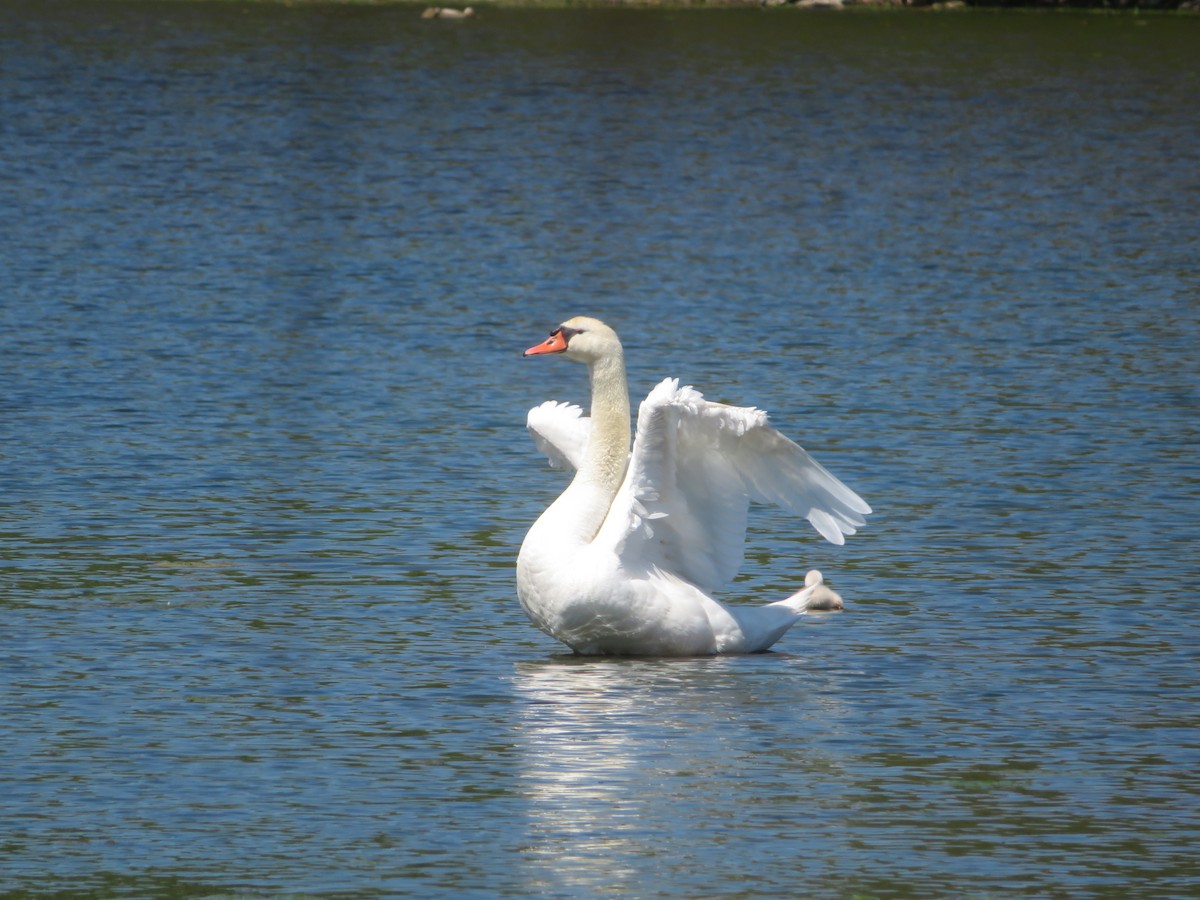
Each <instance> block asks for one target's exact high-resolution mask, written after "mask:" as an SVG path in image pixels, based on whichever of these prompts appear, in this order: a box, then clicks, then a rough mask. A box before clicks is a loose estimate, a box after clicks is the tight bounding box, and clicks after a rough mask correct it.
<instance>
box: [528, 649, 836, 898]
mask: <svg viewBox="0 0 1200 900" xmlns="http://www.w3.org/2000/svg"><path fill="white" fill-rule="evenodd" d="M797 662H799V661H797ZM789 669H790V670H791V672H793V673H794V672H795V669H794V668H793V667H792V665H791V662H790V660H789V658H788V657H786V656H782V655H779V654H771V655H770V656H767V657H759V658H754V657H732V658H731V657H709V658H702V659H673V660H665V659H664V660H614V659H595V658H592V659H586V658H581V657H564V658H556V659H552V660H546V661H540V662H529V663H519V664H518V665H517V668H516V672H515V678H514V688H515V691H516V694H517V697H518V698H519V701H520V709H519V711H518V714H517V720H516V723H515V727H516V740H517V744H518V747H517V749H518V751H519V754H520V758H521V773H520V780H521V782H522V789H521V792H522V795H523V796H524V798H525V800H526V806H527V815H528V834H527V837H526V840H525V841H524V842H523V843H524V852H523V856H524V860H525V863H526V865H527V866H528V867H529V868H530V869H531V870H532V871H530V872H528V873H527V874H528V877H529V879H530V880H531V881H532V882H533V884H534V885H535V886H554V887H557V888H563V889H565V888H575V889H579V888H587V887H599V886H605V887H606V888H608V889H610V890H611V889H613V888H614V887H619V886H620V885H622V884H625V883H628V885H629V886H631V887H633V886H636V885H637V884H638V883H639V881H640V880H644V878H645V876H646V875H647V872H648V870H650V871H652V868H651V867H653V866H654V859H655V858H656V857H660V856H661V852H662V849H663V846H664V842H666V843H668V844H670V845H674V846H676V847H678V846H680V845H681V844H682V845H684V846H695V847H697V848H698V847H699V846H702V845H703V843H704V842H705V841H708V840H711V839H712V838H713V836H714V830H719V829H720V828H721V826H722V822H725V821H728V810H729V809H730V808H731V807H733V806H734V805H735V804H737V803H739V802H740V798H741V795H742V793H743V792H744V791H745V790H746V789H747V788H756V789H753V790H751V793H752V794H754V795H758V796H761V793H760V792H761V791H764V790H766V791H768V792H775V791H776V790H778V789H779V788H780V787H786V785H787V782H788V778H789V773H792V774H794V775H795V776H796V778H795V779H794V782H795V784H794V786H795V789H796V790H800V787H799V784H800V778H801V777H804V776H807V777H811V776H812V774H813V773H814V770H815V769H819V768H820V767H821V765H822V763H821V762H820V761H819V760H814V758H813V752H812V748H811V746H809V744H808V743H807V741H806V740H805V735H806V734H809V733H816V731H817V729H814V727H813V726H812V724H811V723H810V722H807V721H806V720H807V719H811V718H812V717H814V716H816V717H819V718H820V719H821V723H822V724H821V725H820V726H819V730H820V732H821V733H824V731H825V729H826V727H827V726H828V723H829V721H830V719H831V718H834V719H835V718H836V717H837V711H836V707H837V701H836V700H835V699H834V698H833V697H832V695H830V694H827V693H826V694H824V695H822V693H821V692H820V691H807V690H805V689H806V688H808V687H811V685H809V684H807V682H810V681H813V680H814V678H815V676H810V675H808V673H807V672H803V671H802V672H801V673H800V674H797V675H795V677H793V675H792V674H791V673H789ZM779 676H782V677H779ZM798 692H800V695H799V696H797V693H798ZM818 755H819V754H818ZM769 783H772V786H771V787H770V788H767V787H766V786H767V785H768V784H769ZM676 862H678V860H676ZM660 863H661V861H660Z"/></svg>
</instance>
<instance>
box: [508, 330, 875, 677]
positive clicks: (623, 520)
mask: <svg viewBox="0 0 1200 900" xmlns="http://www.w3.org/2000/svg"><path fill="white" fill-rule="evenodd" d="M549 354H560V355H563V356H565V357H566V358H568V359H571V360H575V361H578V362H582V363H584V364H586V365H587V367H588V371H589V375H590V381H591V390H592V409H591V415H590V416H584V415H583V412H582V410H581V409H580V408H579V407H577V406H571V405H568V404H565V403H555V402H546V403H543V404H541V405H540V406H537V407H534V408H533V409H532V410H530V412H529V417H528V421H527V424H528V427H529V430H530V433H531V434H532V435H533V439H534V442H535V444H536V445H537V446H538V448H539V449H540V450H541V451H542V452H543V453H545V454H546V456H547V457H548V458H549V459H550V463H551V465H552V466H555V467H557V468H564V469H574V470H575V477H574V479H573V480H572V481H571V483H570V485H569V486H568V487H567V489H566V490H565V491H563V493H562V494H561V495H560V496H559V497H558V499H557V500H555V501H554V503H552V504H551V505H550V507H549V508H548V509H547V510H546V511H545V512H544V513H542V515H541V516H540V517H539V518H538V520H537V521H536V522H535V523H534V525H533V527H532V528H530V530H529V533H528V534H527V535H526V537H525V540H524V542H523V543H522V545H521V551H520V554H519V555H518V557H517V596H518V598H519V599H520V602H521V606H522V608H523V609H524V610H525V612H526V614H527V615H528V616H529V618H530V620H531V621H532V622H533V624H534V625H536V626H537V627H538V628H540V629H541V630H542V631H544V632H546V633H547V634H549V635H551V636H552V637H555V638H557V639H558V640H560V641H562V642H563V643H565V644H567V645H568V646H569V647H571V648H572V649H574V650H575V651H576V652H578V653H583V654H621V655H638V656H696V655H704V654H714V653H752V652H756V651H760V650H766V649H767V648H768V647H770V646H771V645H772V644H774V643H775V642H776V641H777V640H779V638H780V637H782V636H783V634H784V632H786V631H787V630H788V628H790V627H791V626H792V625H793V624H794V623H795V622H796V621H797V619H799V617H800V616H801V615H803V614H804V613H805V612H806V611H807V609H808V607H809V604H810V602H811V601H812V598H813V595H814V593H815V592H816V591H817V590H818V588H820V587H821V586H822V585H821V576H820V573H819V572H816V570H813V573H810V579H809V580H810V581H811V583H806V586H805V587H804V588H802V589H801V590H800V591H798V592H797V593H795V594H793V595H791V596H790V597H786V598H784V599H783V600H778V601H776V602H774V603H767V604H765V605H761V606H756V607H745V608H736V607H727V606H725V605H723V604H721V603H719V602H717V601H716V600H715V599H713V597H712V593H713V592H714V591H716V590H718V589H719V588H720V587H721V586H722V585H724V584H725V583H726V582H728V581H729V580H730V579H731V578H732V577H733V576H734V575H735V574H736V573H737V570H738V568H739V567H740V565H741V562H742V554H743V544H744V542H745V532H746V516H747V510H748V507H749V503H750V501H751V500H756V501H760V502H769V503H775V504H777V505H779V506H782V507H783V508H785V509H788V510H790V511H792V512H794V513H796V514H798V515H801V516H804V517H805V518H807V519H808V520H809V522H810V523H812V525H813V526H814V527H815V528H816V529H817V531H818V532H820V534H821V535H822V536H823V537H825V538H826V539H827V540H829V541H830V542H832V543H834V544H841V543H843V542H844V541H845V536H846V535H851V534H854V533H855V531H856V529H858V528H859V527H861V526H862V525H864V524H865V520H864V519H863V516H865V515H867V514H868V513H870V512H871V508H870V507H869V506H868V505H867V504H866V503H865V502H864V501H863V500H862V499H861V498H860V497H859V496H858V495H857V494H855V493H854V492H853V491H852V490H850V489H849V488H848V487H846V486H845V485H844V484H842V482H840V481H839V480H838V479H837V478H835V477H834V476H833V475H832V474H830V473H829V472H828V471H826V470H825V468H824V467H822V466H821V465H820V463H818V462H817V461H816V460H814V459H813V458H812V457H811V456H809V455H808V453H806V452H805V451H804V450H803V449H802V448H801V447H800V446H798V445H797V444H795V443H793V442H792V441H790V440H788V439H787V438H786V437H784V436H783V435H782V434H780V433H779V432H778V431H776V430H775V429H774V428H773V427H771V426H770V425H769V424H768V423H767V417H766V414H765V413H763V412H762V411H760V410H757V409H754V408H752V407H734V406H726V405H724V404H720V403H713V402H710V401H708V400H705V399H704V398H703V396H702V395H701V394H700V393H699V392H698V391H696V390H694V389H693V388H691V387H687V386H680V384H679V382H678V381H677V380H675V379H670V378H669V379H666V380H665V381H663V382H661V383H660V384H658V385H657V386H656V387H655V388H654V389H653V390H652V391H651V392H650V394H649V396H647V397H646V399H645V400H644V401H642V404H641V406H640V408H639V410H638V419H637V433H636V435H635V436H634V440H633V449H632V452H631V451H630V416H629V412H630V410H629V394H628V390H627V388H626V381H625V359H624V351H623V349H622V347H621V342H620V340H619V339H618V338H617V335H616V332H614V331H613V330H612V329H611V328H609V327H608V326H607V325H605V324H604V323H603V322H601V321H599V320H597V319H592V318H587V317H583V316H580V317H576V318H573V319H570V320H568V321H567V322H565V323H563V324H562V325H561V326H560V327H559V328H556V329H555V330H554V331H553V332H551V335H550V337H549V338H548V339H547V340H546V341H544V342H542V343H540V344H537V345H535V346H534V347H531V348H529V349H528V350H526V351H525V355H526V356H541V355H549ZM814 573H815V577H812V576H813V574H814Z"/></svg>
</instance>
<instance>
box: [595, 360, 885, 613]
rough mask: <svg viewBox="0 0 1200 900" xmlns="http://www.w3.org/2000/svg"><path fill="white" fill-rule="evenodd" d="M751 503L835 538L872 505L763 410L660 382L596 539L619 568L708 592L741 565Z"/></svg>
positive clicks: (645, 406) (851, 529) (641, 413)
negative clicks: (662, 575) (635, 568)
mask: <svg viewBox="0 0 1200 900" xmlns="http://www.w3.org/2000/svg"><path fill="white" fill-rule="evenodd" d="M751 500H755V501H759V502H764V503H772V504H775V505H777V506H781V507H783V508H784V509H787V510H789V511H791V512H793V513H795V514H797V515H800V516H803V517H805V518H807V519H808V520H809V522H811V523H812V525H813V527H814V528H816V530H817V531H818V532H819V533H820V534H821V535H822V536H823V537H824V538H825V539H826V540H828V541H831V542H832V543H835V544H841V543H843V542H844V541H845V535H849V534H854V533H855V531H856V530H857V529H858V528H860V527H861V526H862V525H864V524H865V519H864V518H863V516H865V515H866V514H868V513H870V511H871V508H870V507H869V506H868V505H867V504H866V503H865V502H864V501H863V500H862V498H861V497H859V496H858V495H857V494H856V493H854V491H852V490H850V488H848V487H846V486H845V485H844V484H842V482H841V481H839V480H838V479H837V478H836V477H834V476H833V475H832V474H831V473H830V472H829V471H828V470H826V469H825V468H824V467H823V466H822V465H821V464H820V463H818V462H817V461H816V460H814V459H813V458H812V457H811V456H810V455H809V454H808V453H807V452H806V451H805V450H804V449H803V448H802V447H800V446H799V445H798V444H796V443H794V442H793V441H791V440H789V439H788V438H786V437H784V436H783V435H782V434H780V433H779V432H778V431H776V430H775V429H774V428H773V427H772V426H771V425H770V424H769V423H768V422H767V416H766V413H764V412H762V411H761V410H758V409H754V408H752V407H736V406H726V405H725V404H721V403H712V402H710V401H708V400H705V399H704V397H703V396H702V395H701V394H700V392H699V391H696V390H694V389H693V388H691V387H680V386H679V382H678V381H677V380H676V379H667V380H665V381H663V382H662V383H660V384H659V385H658V386H657V387H655V388H654V390H653V391H651V392H650V395H649V396H648V397H647V398H646V399H645V400H644V401H643V402H642V405H641V407H640V408H639V410H638V422H637V433H636V436H635V438H634V444H633V454H632V456H631V458H630V464H629V469H628V471H627V472H626V476H625V481H624V483H623V484H622V486H621V489H620V490H619V491H618V493H617V496H616V498H615V499H614V501H613V505H612V507H611V508H610V510H609V515H608V518H607V520H606V522H605V525H604V528H603V529H602V531H601V533H600V535H599V536H598V540H607V541H611V545H612V546H613V547H614V548H615V549H616V550H617V552H618V554H619V555H620V557H621V560H622V563H623V564H625V565H643V566H653V567H658V568H662V569H666V570H667V571H670V572H674V573H676V574H678V575H681V576H682V577H684V578H686V579H687V580H688V581H691V582H692V583H693V584H695V585H697V586H699V587H700V588H702V589H703V590H706V591H714V590H717V589H718V588H720V587H721V586H722V585H724V584H726V583H727V582H728V581H729V580H730V579H731V578H732V577H733V576H734V575H735V574H737V570H738V569H739V568H740V567H741V564H742V558H743V549H744V544H745V538H746V521H747V511H748V507H749V503H750V501H751Z"/></svg>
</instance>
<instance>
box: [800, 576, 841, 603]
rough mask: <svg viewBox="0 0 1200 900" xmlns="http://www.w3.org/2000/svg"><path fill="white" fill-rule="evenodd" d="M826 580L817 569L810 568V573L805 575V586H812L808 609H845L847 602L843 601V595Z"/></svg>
mask: <svg viewBox="0 0 1200 900" xmlns="http://www.w3.org/2000/svg"><path fill="white" fill-rule="evenodd" d="M824 582H825V579H824V577H823V576H822V575H821V573H820V571H819V570H817V569H809V570H808V574H807V575H805V576H804V586H805V587H806V588H812V594H811V595H810V596H809V598H808V609H815V610H821V611H822V612H829V611H831V610H839V609H845V608H846V604H845V603H843V602H842V595H841V594H839V593H838V592H837V591H835V590H833V588H831V587H829V585H827V584H825V583H824Z"/></svg>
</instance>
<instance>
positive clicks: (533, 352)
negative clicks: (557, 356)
mask: <svg viewBox="0 0 1200 900" xmlns="http://www.w3.org/2000/svg"><path fill="white" fill-rule="evenodd" d="M566 349H567V339H566V337H565V336H564V335H563V333H562V329H561V328H556V329H554V331H553V332H552V333H551V334H550V337H548V338H546V339H545V340H544V341H542V342H541V343H540V344H534V345H533V346H532V347H530V348H529V349H528V350H526V351H525V352H524V353H522V354H521V355H522V356H542V355H543V354H546V353H562V352H564V351H565V350H566Z"/></svg>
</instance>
